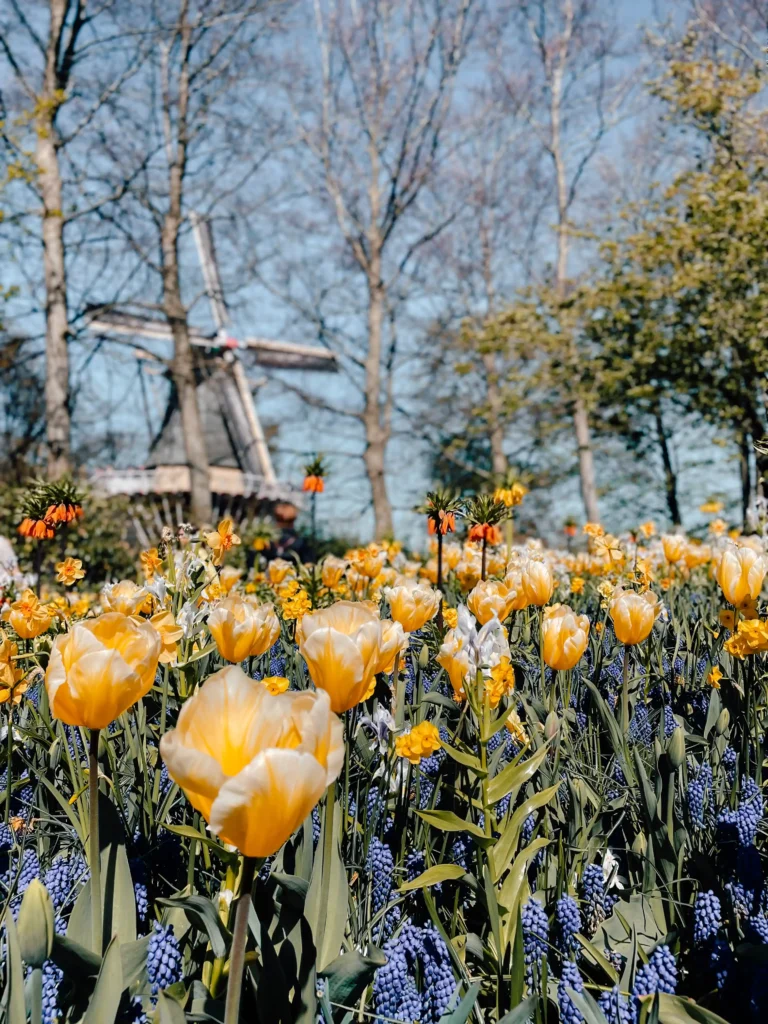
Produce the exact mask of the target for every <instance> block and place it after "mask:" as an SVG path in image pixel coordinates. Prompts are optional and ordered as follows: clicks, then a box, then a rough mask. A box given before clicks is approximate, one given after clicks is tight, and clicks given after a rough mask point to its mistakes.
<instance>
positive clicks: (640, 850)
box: [632, 832, 648, 857]
mask: <svg viewBox="0 0 768 1024" xmlns="http://www.w3.org/2000/svg"><path fill="white" fill-rule="evenodd" d="M647 849H648V840H647V839H646V838H645V833H644V832H638V833H637V835H636V836H635V838H634V840H633V841H632V853H634V854H636V855H637V856H638V857H644V856H645V853H646V850H647Z"/></svg>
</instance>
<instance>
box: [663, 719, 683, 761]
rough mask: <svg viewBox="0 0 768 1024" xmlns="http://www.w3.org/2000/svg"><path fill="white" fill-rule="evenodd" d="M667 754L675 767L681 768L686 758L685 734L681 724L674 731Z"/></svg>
mask: <svg viewBox="0 0 768 1024" xmlns="http://www.w3.org/2000/svg"><path fill="white" fill-rule="evenodd" d="M667 755H668V756H669V760H670V762H671V763H672V767H673V768H679V767H680V765H681V764H682V763H683V761H684V760H685V736H684V734H683V730H682V728H681V727H680V726H678V727H677V729H675V731H674V732H673V733H672V737H671V739H670V741H669V746H668V747H667Z"/></svg>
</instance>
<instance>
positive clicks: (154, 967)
mask: <svg viewBox="0 0 768 1024" xmlns="http://www.w3.org/2000/svg"><path fill="white" fill-rule="evenodd" d="M181 973H182V964H181V950H180V949H179V944H178V942H177V941H176V937H175V935H174V934H173V925H168V926H167V927H164V926H163V925H161V924H160V922H159V921H155V924H154V927H153V929H152V935H151V937H150V940H149V946H148V947H147V978H148V980H149V985H150V991H151V993H152V996H153V997H154V998H155V999H156V998H157V995H158V993H159V992H160V991H161V990H162V989H164V988H168V986H169V985H175V984H176V982H177V981H180V980H181Z"/></svg>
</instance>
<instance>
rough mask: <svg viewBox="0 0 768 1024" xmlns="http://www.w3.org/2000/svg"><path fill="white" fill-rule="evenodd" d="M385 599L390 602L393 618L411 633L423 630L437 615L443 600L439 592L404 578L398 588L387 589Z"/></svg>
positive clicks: (399, 582)
mask: <svg viewBox="0 0 768 1024" xmlns="http://www.w3.org/2000/svg"><path fill="white" fill-rule="evenodd" d="M384 597H386V599H387V601H388V602H389V610H390V614H391V615H392V618H393V619H394V620H395V621H396V622H399V623H400V625H401V626H402V627H403V629H405V630H407V631H408V632H410V633H412V632H413V631H414V630H417V629H421V627H422V626H423V625H425V623H427V622H429V620H430V619H433V618H434V617H435V615H437V610H438V608H439V607H440V600H441V595H440V592H439V591H438V590H433V589H432V587H428V586H423V585H421V586H419V585H418V584H417V583H416V581H415V580H411V579H405V578H402V577H401V579H400V580H399V581H398V583H397V585H396V586H394V587H387V588H385V590H384Z"/></svg>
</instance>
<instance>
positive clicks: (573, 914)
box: [555, 895, 581, 957]
mask: <svg viewBox="0 0 768 1024" xmlns="http://www.w3.org/2000/svg"><path fill="white" fill-rule="evenodd" d="M555 920H556V922H557V936H556V941H557V948H558V949H559V950H560V952H561V953H562V954H563V955H564V956H566V957H567V956H570V955H572V954H573V953H574V952H575V950H576V949H577V948H578V942H577V940H576V933H577V932H579V931H581V914H580V913H579V906H578V904H577V903H576V900H575V899H574V898H573V896H567V895H566V896H561V897H560V899H559V900H558V901H557V903H556V905H555Z"/></svg>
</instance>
